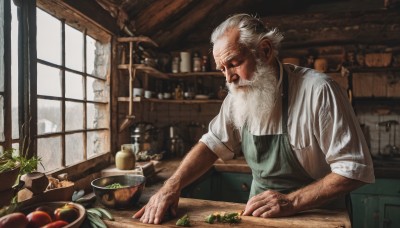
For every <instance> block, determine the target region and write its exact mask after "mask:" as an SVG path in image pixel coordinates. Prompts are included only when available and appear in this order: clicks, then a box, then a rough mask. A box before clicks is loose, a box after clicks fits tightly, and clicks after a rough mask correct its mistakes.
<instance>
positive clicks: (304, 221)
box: [104, 198, 351, 228]
mask: <svg viewBox="0 0 400 228" xmlns="http://www.w3.org/2000/svg"><path fill="white" fill-rule="evenodd" d="M245 206H246V205H245V204H240V203H230V202H218V201H209V200H199V199H189V198H180V200H179V206H178V215H177V218H173V219H170V220H168V221H165V222H164V223H162V226H163V227H177V226H176V225H175V223H176V221H177V220H178V219H179V218H180V217H182V216H183V215H185V214H188V216H189V218H190V221H191V225H192V227H222V226H223V227H231V226H235V227H236V226H237V227H307V228H308V227H318V228H323V227H351V225H350V220H349V218H348V215H347V212H346V211H332V210H312V211H306V212H302V213H300V214H297V215H294V216H290V217H285V218H268V219H264V218H257V217H252V216H242V220H241V222H240V223H239V224H235V225H230V224H222V223H214V224H208V223H206V222H204V219H205V217H206V216H207V215H209V214H211V213H214V212H239V211H241V210H243V209H244V208H245ZM138 209H139V208H135V209H133V210H111V209H110V210H109V211H110V212H111V213H112V215H113V216H114V218H115V221H108V220H104V222H105V223H106V224H107V226H108V227H118V228H124V227H153V226H154V227H156V226H157V225H152V224H143V223H141V222H140V221H139V220H137V219H134V218H132V215H133V214H134V213H135V212H136V211H137V210H138Z"/></svg>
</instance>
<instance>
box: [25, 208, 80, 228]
mask: <svg viewBox="0 0 400 228" xmlns="http://www.w3.org/2000/svg"><path fill="white" fill-rule="evenodd" d="M65 204H71V205H72V206H74V207H75V208H76V209H78V211H79V216H78V218H77V219H75V220H74V221H73V222H71V223H69V224H68V225H66V226H63V228H79V227H80V226H81V225H82V223H83V221H84V220H85V218H86V209H85V208H84V207H83V206H82V205H81V204H77V203H73V202H69V201H54V202H47V203H39V204H34V205H31V206H27V207H25V208H22V209H21V210H20V212H22V213H24V214H25V215H28V214H29V213H30V212H32V211H34V210H35V209H36V208H38V207H42V206H45V207H48V208H49V209H51V210H53V211H54V210H55V209H57V208H59V207H62V206H64V205H65Z"/></svg>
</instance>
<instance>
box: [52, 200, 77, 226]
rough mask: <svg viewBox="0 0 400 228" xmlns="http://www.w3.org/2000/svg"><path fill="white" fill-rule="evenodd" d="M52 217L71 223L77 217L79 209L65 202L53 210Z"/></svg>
mask: <svg viewBox="0 0 400 228" xmlns="http://www.w3.org/2000/svg"><path fill="white" fill-rule="evenodd" d="M54 217H55V220H63V221H66V222H68V223H71V222H73V221H75V220H76V219H77V218H78V217H79V211H78V209H76V208H75V207H74V206H73V205H69V204H66V205H64V206H62V207H59V208H57V209H56V210H55V211H54Z"/></svg>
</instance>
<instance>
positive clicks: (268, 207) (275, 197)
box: [243, 190, 296, 218]
mask: <svg viewBox="0 0 400 228" xmlns="http://www.w3.org/2000/svg"><path fill="white" fill-rule="evenodd" d="M294 213H296V212H295V211H294V208H293V203H292V202H291V201H290V200H289V199H288V197H287V196H286V195H284V194H281V193H279V192H275V191H272V190H267V191H265V192H262V193H260V194H258V195H256V196H253V197H252V198H251V199H250V200H249V201H248V202H247V204H246V208H245V210H244V212H243V215H252V216H255V217H263V218H270V217H282V216H288V215H292V214H294Z"/></svg>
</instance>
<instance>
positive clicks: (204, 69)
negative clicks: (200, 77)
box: [201, 55, 209, 72]
mask: <svg viewBox="0 0 400 228" xmlns="http://www.w3.org/2000/svg"><path fill="white" fill-rule="evenodd" d="M201 71H202V72H207V71H209V64H208V57H207V56H206V55H204V56H203V59H202V62H201Z"/></svg>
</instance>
